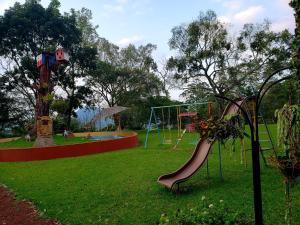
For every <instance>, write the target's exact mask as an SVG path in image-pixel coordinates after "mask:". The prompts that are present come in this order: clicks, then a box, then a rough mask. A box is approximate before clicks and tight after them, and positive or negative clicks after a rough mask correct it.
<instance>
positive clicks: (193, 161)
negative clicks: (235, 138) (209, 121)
mask: <svg viewBox="0 0 300 225" xmlns="http://www.w3.org/2000/svg"><path fill="white" fill-rule="evenodd" d="M244 101H245V99H244V98H241V99H238V100H236V104H237V105H239V106H241V105H242V104H243V103H244ZM237 105H235V104H233V103H230V104H228V105H227V107H226V109H225V110H224V113H223V116H222V117H224V116H225V115H228V114H234V113H237V112H238V111H239V107H238V106H237ZM212 145H213V143H211V142H208V141H207V140H206V138H201V139H200V141H199V142H198V144H197V146H196V149H195V151H194V153H193V155H192V157H191V158H190V159H189V160H188V161H187V162H186V163H185V164H184V165H183V166H182V167H181V168H180V169H178V170H176V171H175V172H173V173H170V174H166V175H162V176H160V177H159V178H158V180H157V181H158V183H160V184H162V185H164V186H166V187H168V188H172V187H173V186H174V185H175V184H178V183H181V182H183V181H186V180H187V179H189V178H190V177H191V176H193V175H194V174H195V173H196V172H197V170H199V169H200V168H201V167H202V166H203V164H204V163H205V161H206V159H207V157H208V153H209V151H210V149H211V147H212Z"/></svg>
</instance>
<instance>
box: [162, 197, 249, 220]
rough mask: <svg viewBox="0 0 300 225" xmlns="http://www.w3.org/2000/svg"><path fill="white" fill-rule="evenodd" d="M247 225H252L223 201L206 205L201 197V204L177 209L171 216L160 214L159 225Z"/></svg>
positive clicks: (206, 202)
mask: <svg viewBox="0 0 300 225" xmlns="http://www.w3.org/2000/svg"><path fill="white" fill-rule="evenodd" d="M196 224H197V225H248V224H254V222H253V220H252V219H250V218H249V217H248V216H247V215H245V214H243V213H240V212H238V211H234V210H230V209H229V208H227V207H226V205H225V203H224V202H223V200H220V202H219V203H217V204H212V203H208V201H207V200H206V198H205V197H204V196H203V197H202V204H201V205H200V206H198V207H195V208H190V209H186V210H181V209H178V210H177V211H176V212H175V213H174V214H173V215H171V216H168V215H166V214H162V215H161V217H160V220H159V225H196Z"/></svg>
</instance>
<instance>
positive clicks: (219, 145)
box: [218, 141, 223, 180]
mask: <svg viewBox="0 0 300 225" xmlns="http://www.w3.org/2000/svg"><path fill="white" fill-rule="evenodd" d="M218 150H219V172H220V177H221V180H223V173H222V158H221V144H220V142H219V141H218Z"/></svg>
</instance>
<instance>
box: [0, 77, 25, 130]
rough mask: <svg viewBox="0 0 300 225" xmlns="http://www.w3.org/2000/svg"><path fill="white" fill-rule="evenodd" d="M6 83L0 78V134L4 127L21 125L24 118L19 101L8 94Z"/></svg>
mask: <svg viewBox="0 0 300 225" xmlns="http://www.w3.org/2000/svg"><path fill="white" fill-rule="evenodd" d="M6 82H7V79H6V77H3V76H0V109H1V110H0V133H1V131H2V130H3V129H4V128H5V127H9V128H12V127H15V126H19V125H22V124H23V123H24V120H25V116H26V114H25V112H24V110H25V109H24V108H22V107H20V106H22V104H20V101H18V99H17V98H13V97H12V96H10V95H9V94H8V92H7V91H8V90H9V89H8V88H7V86H6Z"/></svg>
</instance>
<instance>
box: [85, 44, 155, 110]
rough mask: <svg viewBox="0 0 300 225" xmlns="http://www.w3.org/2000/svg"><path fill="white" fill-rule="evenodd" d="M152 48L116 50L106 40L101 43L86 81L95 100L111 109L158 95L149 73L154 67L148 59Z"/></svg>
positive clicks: (153, 79)
mask: <svg viewBox="0 0 300 225" xmlns="http://www.w3.org/2000/svg"><path fill="white" fill-rule="evenodd" d="M154 49H155V46H154V45H152V44H147V45H145V46H139V47H138V48H136V47H135V46H134V45H129V46H128V47H127V48H123V49H119V48H118V47H117V46H115V45H113V44H110V43H109V42H107V41H106V40H102V41H101V45H100V58H101V59H102V60H101V61H98V63H97V67H96V69H95V70H94V71H93V72H92V73H91V76H90V77H89V79H88V86H91V87H92V89H93V92H94V93H96V94H97V97H98V98H100V99H102V100H104V102H105V103H106V104H107V105H108V106H110V107H112V106H114V105H126V104H129V103H132V102H134V100H136V99H140V98H146V97H148V96H152V95H159V93H160V91H161V82H160V80H159V79H158V78H157V77H156V76H155V74H154V73H153V69H152V68H155V66H156V64H155V62H154V60H153V58H152V56H151V54H152V51H153V50H154Z"/></svg>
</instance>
